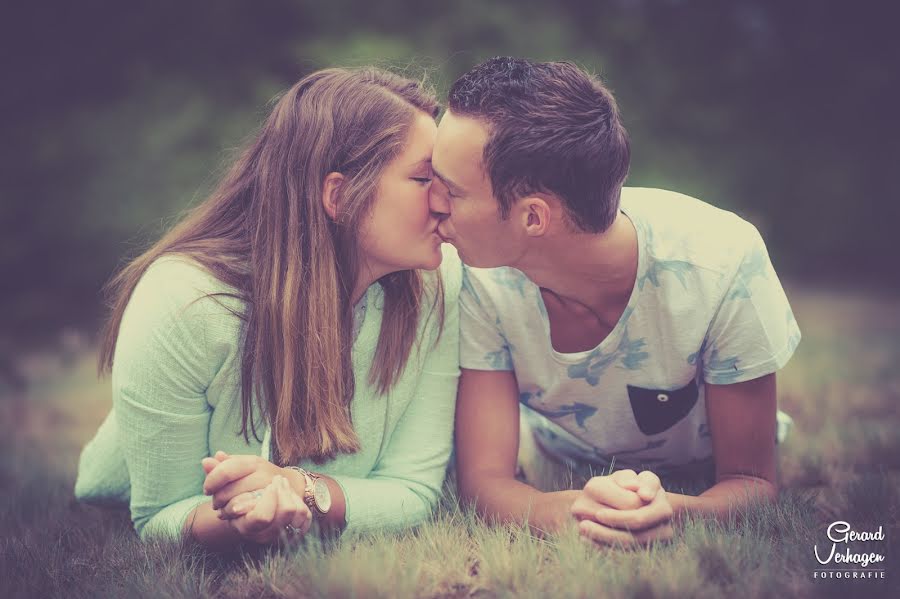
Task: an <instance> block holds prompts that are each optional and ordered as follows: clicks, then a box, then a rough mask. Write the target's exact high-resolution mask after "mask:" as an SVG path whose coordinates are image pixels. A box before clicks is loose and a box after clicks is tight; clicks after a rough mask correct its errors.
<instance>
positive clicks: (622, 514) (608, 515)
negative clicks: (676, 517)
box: [591, 501, 672, 532]
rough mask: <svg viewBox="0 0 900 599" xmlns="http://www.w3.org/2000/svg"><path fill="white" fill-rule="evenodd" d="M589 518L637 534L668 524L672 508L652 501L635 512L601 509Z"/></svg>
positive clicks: (661, 502)
mask: <svg viewBox="0 0 900 599" xmlns="http://www.w3.org/2000/svg"><path fill="white" fill-rule="evenodd" d="M591 518H592V519H593V520H596V521H597V522H598V523H600V524H604V525H606V526H608V527H611V528H617V529H621V530H627V531H631V532H638V531H643V530H648V529H651V528H654V527H656V526H659V525H661V524H664V523H666V522H669V521H670V520H671V519H672V507H671V506H670V505H669V503H668V502H663V501H654V502H652V503H650V504H649V505H645V506H644V507H642V508H638V509H636V510H613V509H609V508H606V507H601V508H600V509H598V510H597V511H596V512H595V513H594V514H593V515H592V516H591Z"/></svg>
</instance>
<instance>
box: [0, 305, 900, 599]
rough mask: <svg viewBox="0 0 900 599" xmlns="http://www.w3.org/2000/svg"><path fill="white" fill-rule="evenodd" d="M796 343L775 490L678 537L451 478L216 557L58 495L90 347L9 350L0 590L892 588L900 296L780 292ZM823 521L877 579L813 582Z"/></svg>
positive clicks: (90, 392)
mask: <svg viewBox="0 0 900 599" xmlns="http://www.w3.org/2000/svg"><path fill="white" fill-rule="evenodd" d="M789 295H790V297H791V298H792V303H793V305H794V308H795V312H796V314H797V318H798V320H799V322H800V326H801V329H802V330H803V334H804V340H803V342H802V343H801V346H800V349H799V350H798V352H797V353H796V354H795V356H794V358H793V360H792V361H791V363H790V364H789V365H788V367H787V368H786V369H785V370H784V371H782V373H781V374H780V377H779V389H780V390H779V396H780V404H781V407H782V409H785V410H786V411H788V412H789V413H790V414H791V415H792V416H793V417H794V419H795V428H794V430H793V431H792V432H791V435H790V437H789V439H788V441H787V442H786V443H785V444H784V445H783V446H782V447H781V449H780V456H779V459H780V472H781V479H782V493H781V496H780V498H779V501H778V502H777V504H775V505H774V506H765V505H756V506H753V507H751V508H748V509H747V510H745V511H744V513H742V514H740V518H735V519H734V520H733V521H729V522H713V521H710V520H705V519H697V518H693V519H689V520H688V521H687V522H685V523H684V525H683V526H679V527H678V529H677V534H676V540H675V541H674V542H672V543H670V544H668V545H658V546H654V547H650V548H647V549H643V550H638V551H622V550H618V549H602V550H597V549H594V548H591V547H588V546H586V545H585V544H583V543H582V542H580V541H579V539H578V538H577V537H576V536H575V535H574V534H572V533H567V534H564V535H561V536H559V537H554V538H550V539H546V540H539V539H537V538H535V537H533V536H531V535H530V534H529V533H528V531H527V529H525V528H523V527H514V526H508V527H487V526H485V525H484V524H482V523H481V522H480V521H478V519H477V518H475V517H474V516H473V515H472V514H471V513H470V512H469V511H467V510H464V509H461V508H460V507H459V505H458V503H457V502H456V501H455V499H454V496H453V490H452V484H450V485H448V492H447V494H446V497H445V499H444V501H443V502H442V505H441V506H440V509H439V510H438V511H437V513H436V514H435V516H434V517H433V519H432V520H431V521H429V522H428V523H426V524H425V525H423V526H421V527H419V528H418V529H416V530H413V531H409V532H406V533H402V534H399V535H393V536H391V535H379V536H373V537H370V538H365V539H361V540H359V541H356V542H353V543H342V544H332V545H329V546H324V545H323V544H322V543H320V542H317V541H313V540H308V541H307V542H306V543H305V544H301V545H299V546H295V547H290V548H285V549H282V550H280V551H277V550H261V551H259V552H256V553H249V552H247V553H243V554H239V555H235V556H228V557H225V556H216V555H211V554H207V553H205V552H203V551H200V550H198V549H195V548H194V549H191V548H187V547H184V546H181V545H178V544H141V543H140V542H139V541H138V540H137V538H136V536H135V535H134V533H133V531H132V529H131V526H130V521H129V518H128V513H127V510H124V509H120V510H110V509H98V508H94V507H89V506H84V505H81V504H78V503H76V502H75V501H74V498H73V496H72V487H73V484H74V478H75V466H76V464H77V459H78V453H79V451H80V448H81V446H82V445H83V444H84V442H85V441H86V440H87V439H89V438H90V436H91V435H92V434H93V433H94V431H95V430H96V427H97V426H98V425H99V423H100V421H101V420H102V418H103V417H104V415H105V414H106V411H107V410H108V409H109V405H110V399H109V385H108V382H106V381H103V382H98V381H97V380H96V379H95V378H94V376H93V360H94V354H93V351H92V350H91V349H90V348H89V347H78V346H77V344H74V345H73V343H72V342H71V338H69V341H68V342H67V343H64V344H62V349H56V350H54V351H52V352H47V353H45V354H42V355H32V356H28V357H27V358H25V359H23V360H21V363H20V364H19V368H20V371H21V373H22V375H23V377H24V379H25V380H26V381H27V384H26V386H25V387H24V388H23V389H20V390H18V391H15V392H14V391H11V390H7V391H6V392H4V396H3V397H2V398H0V417H2V418H0V423H2V424H0V427H2V430H0V432H2V435H0V438H2V441H0V447H2V449H3V451H2V453H0V488H2V489H3V495H4V500H3V502H2V504H0V596H2V597H60V596H64V597H106V596H114V597H121V596H127V597H154V598H156V597H210V596H216V597H247V596H253V597H294V596H302V597H324V596H329V597H330V596H337V597H367V598H368V597H410V596H416V597H507V596H509V597H512V596H515V597H520V596H526V597H527V596H553V597H597V596H609V597H642V598H643V597H721V596H730V595H732V596H733V595H740V596H741V597H744V596H749V597H770V596H771V597H783V596H801V597H813V596H815V597H820V596H842V597H843V596H848V595H849V596H857V595H864V596H891V595H892V596H898V594H897V593H898V589H900V585H898V575H900V568H898V567H897V565H896V564H897V560H898V559H900V553H898V552H897V550H896V549H897V546H898V539H900V536H898V533H900V371H898V370H897V369H896V368H895V367H896V365H897V364H900V298H896V297H883V298H878V297H873V296H871V295H869V296H863V295H860V294H852V293H836V292H825V291H822V290H814V289H805V288H795V289H789ZM834 520H845V521H848V522H850V524H851V525H852V526H853V528H854V529H855V530H875V529H877V528H878V526H883V528H884V532H885V534H886V535H887V540H886V541H884V542H880V543H868V544H865V543H863V544H857V545H856V546H854V548H853V549H852V550H853V551H866V552H868V551H875V552H878V553H881V554H884V555H886V562H884V563H883V564H882V565H881V566H872V567H884V568H886V570H887V572H886V576H887V577H886V579H885V580H852V579H850V580H841V579H832V580H814V579H813V577H812V571H813V569H814V568H816V567H820V566H818V564H817V562H816V560H815V557H814V554H813V546H814V545H816V544H817V543H818V544H819V546H820V547H822V546H824V545H825V544H826V543H828V541H827V539H826V537H825V528H826V527H827V525H828V524H829V523H831V522H833V521H834Z"/></svg>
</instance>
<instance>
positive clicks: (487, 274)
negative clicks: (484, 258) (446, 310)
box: [462, 264, 534, 299]
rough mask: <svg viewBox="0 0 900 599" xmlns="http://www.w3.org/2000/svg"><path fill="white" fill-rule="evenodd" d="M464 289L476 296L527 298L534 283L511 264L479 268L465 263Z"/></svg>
mask: <svg viewBox="0 0 900 599" xmlns="http://www.w3.org/2000/svg"><path fill="white" fill-rule="evenodd" d="M462 286H463V289H465V290H466V291H468V292H469V293H472V294H473V295H474V296H476V298H477V297H480V296H481V295H488V296H490V297H493V298H500V297H503V298H507V297H508V298H512V299H515V298H525V297H526V294H527V292H528V290H529V288H530V287H533V286H534V283H532V282H531V280H530V279H529V278H528V277H527V276H526V275H525V273H523V272H522V271H520V270H518V269H516V268H513V267H511V266H497V267H493V268H478V267H474V266H468V265H466V264H463V281H462Z"/></svg>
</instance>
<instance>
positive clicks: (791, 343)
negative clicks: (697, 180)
mask: <svg viewBox="0 0 900 599" xmlns="http://www.w3.org/2000/svg"><path fill="white" fill-rule="evenodd" d="M748 227H749V234H748V236H747V242H746V244H745V248H746V249H745V251H744V252H743V257H742V259H741V262H740V264H739V266H738V268H737V270H736V271H735V274H734V277H733V278H732V280H731V283H730V285H729V286H728V287H727V288H726V290H725V294H724V296H723V297H722V301H721V304H720V305H719V309H718V311H717V312H716V315H715V317H714V318H713V321H712V323H711V324H710V327H709V331H708V333H707V336H706V339H705V340H704V342H703V348H702V349H701V351H700V354H701V356H702V363H703V365H702V368H703V378H704V380H705V382H707V383H712V384H714V385H728V384H732V383H739V382H743V381H748V380H751V379H755V378H759V377H761V376H764V375H766V374H770V373H772V372H775V371H777V370H779V369H781V368H782V367H784V365H785V364H786V363H787V361H788V360H789V359H790V357H791V355H792V354H793V353H794V350H795V349H796V348H797V345H798V344H799V343H800V328H799V327H798V325H797V321H796V320H795V318H794V313H793V311H792V310H791V306H790V304H789V303H788V299H787V296H786V295H785V293H784V289H783V288H782V286H781V282H780V281H779V280H778V275H776V274H775V269H774V267H773V266H772V261H771V260H770V258H769V253H768V251H767V250H766V246H765V243H764V242H763V240H762V237H761V236H760V234H759V232H758V231H757V230H756V228H755V227H753V226H752V225H749V224H748Z"/></svg>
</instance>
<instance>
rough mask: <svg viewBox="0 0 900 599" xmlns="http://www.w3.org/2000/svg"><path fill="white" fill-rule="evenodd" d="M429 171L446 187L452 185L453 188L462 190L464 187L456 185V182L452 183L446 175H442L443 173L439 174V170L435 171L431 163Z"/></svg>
mask: <svg viewBox="0 0 900 599" xmlns="http://www.w3.org/2000/svg"><path fill="white" fill-rule="evenodd" d="M431 172H433V173H434V176H435V177H437V178H438V179H440V180H441V181H443V182H444V184H445V185H446V186H447V187H453V188H455V189H456V190H457V191H463V190H464V188H463V187H462V186H461V185H457V184H456V183H454V182H453V181H451V180H450V179H448V178H447V177H446V176H444V175H442V174H440V173H439V172H437V170H435V168H434V165H433V164H432V165H431Z"/></svg>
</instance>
